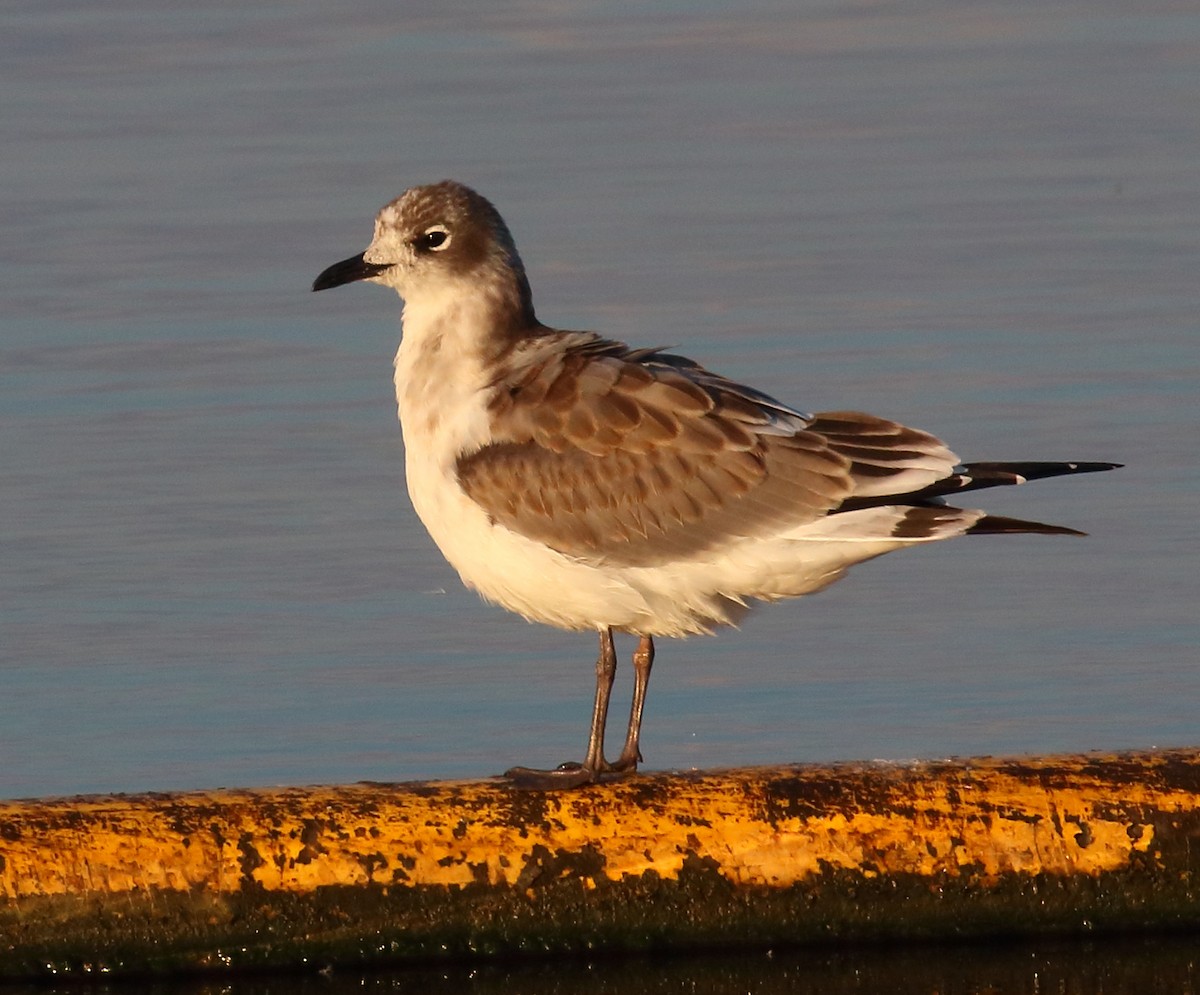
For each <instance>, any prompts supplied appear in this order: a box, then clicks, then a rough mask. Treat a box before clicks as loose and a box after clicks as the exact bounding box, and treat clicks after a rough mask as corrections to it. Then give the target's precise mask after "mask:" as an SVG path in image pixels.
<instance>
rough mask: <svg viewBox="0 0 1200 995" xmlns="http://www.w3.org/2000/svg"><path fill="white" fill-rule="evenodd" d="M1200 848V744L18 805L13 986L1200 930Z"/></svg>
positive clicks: (4, 897) (6, 820)
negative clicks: (52, 978) (539, 784)
mask: <svg viewBox="0 0 1200 995" xmlns="http://www.w3.org/2000/svg"><path fill="white" fill-rule="evenodd" d="M1198 840H1200V750H1194V749H1187V750H1170V751H1143V752H1136V753H1135V752H1129V753H1121V754H1089V755H1082V756H1069V757H1044V758H1019V759H1007V760H1004V759H1001V760H997V759H991V758H979V759H967V760H950V761H938V762H918V763H905V764H891V763H870V764H839V765H833V766H788V767H779V768H753V769H746V770H734V771H715V772H687V773H676V774H651V775H646V776H641V777H638V778H636V779H633V780H631V781H627V782H624V783H620V782H618V783H614V784H609V785H602V786H598V787H594V788H589V789H586V790H582V791H576V792H570V793H565V794H541V793H531V792H521V791H515V790H513V789H511V788H510V787H508V786H507V785H505V784H503V783H502V782H498V781H482V782H443V783H429V782H426V783H410V784H398V785H378V784H358V785H349V786H344V787H335V788H327V787H320V788H305V789H260V790H242V791H220V792H198V793H186V794H163V795H138V796H111V797H86V798H69V799H51V800H43V801H36V800H35V801H23V802H0V977H3V978H18V977H30V976H38V975H42V976H44V975H46V974H47V973H57V974H58V975H59V976H62V975H63V974H67V975H81V974H89V973H90V974H98V973H104V974H108V975H120V974H135V973H166V972H172V971H182V970H222V969H228V968H239V967H242V968H245V967H260V966H272V965H273V966H287V967H298V966H303V965H312V966H314V967H319V966H323V965H324V964H327V963H337V964H349V963H372V962H375V963H382V962H399V961H406V960H407V961H411V960H430V959H438V958H446V957H454V958H463V957H471V956H496V955H503V956H512V955H521V954H550V953H559V952H562V953H577V952H586V951H592V952H594V951H597V950H645V949H652V948H671V947H674V948H680V947H689V946H696V945H701V946H708V945H714V944H716V945H721V946H731V945H739V944H743V945H749V944H758V945H762V944H782V943H801V942H820V941H823V940H829V939H838V940H846V939H854V938H872V939H874V938H889V939H900V938H912V937H938V938H946V937H953V936H985V935H995V934H1001V933H1002V934H1019V933H1028V932H1035V931H1036V932H1045V931H1058V932H1071V931H1089V930H1096V929H1108V930H1118V929H1119V930H1148V929H1162V928H1196V927H1200V876H1198V875H1200V846H1194V845H1193V844H1194V843H1196V842H1197V841H1198ZM1193 852H1195V853H1196V856H1195V857H1193Z"/></svg>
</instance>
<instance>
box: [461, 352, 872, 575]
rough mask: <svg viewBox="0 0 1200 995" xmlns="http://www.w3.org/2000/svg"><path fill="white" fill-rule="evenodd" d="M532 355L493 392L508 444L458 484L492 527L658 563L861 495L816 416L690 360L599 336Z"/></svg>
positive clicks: (569, 548) (570, 549)
mask: <svg viewBox="0 0 1200 995" xmlns="http://www.w3.org/2000/svg"><path fill="white" fill-rule="evenodd" d="M528 351H529V352H530V353H532V356H530V355H526V356H523V357H520V356H519V357H517V358H518V359H519V360H520V362H519V363H518V362H514V363H513V368H511V369H510V370H509V371H508V372H507V374H506V375H505V377H504V378H503V379H502V380H501V381H499V382H498V383H497V384H496V385H495V392H494V395H493V400H492V403H491V407H490V413H491V416H492V422H491V424H492V431H493V435H494V437H495V438H496V439H497V441H496V442H495V443H493V444H491V445H488V446H485V447H484V448H483V449H481V450H479V451H478V452H475V453H471V454H469V455H466V456H464V457H463V458H462V459H460V460H459V464H458V475H459V481H460V482H461V484H462V486H463V488H464V490H465V491H466V493H467V494H468V495H469V496H470V497H471V498H472V499H473V500H474V501H476V502H477V503H478V504H479V505H480V506H481V507H483V508H484V509H485V510H486V511H487V513H488V514H489V515H490V516H491V518H492V519H493V520H494V521H497V522H500V523H501V524H503V525H504V526H506V527H507V528H509V529H512V530H513V531H515V532H518V533H521V534H523V535H526V536H529V537H530V538H532V539H536V540H538V541H540V542H544V543H546V544H547V545H549V546H551V547H553V548H554V549H557V550H559V551H560V552H563V553H566V554H568V555H571V556H577V557H580V558H582V559H587V560H591V561H597V562H598V561H604V562H609V563H619V564H623V565H629V566H649V565H653V564H657V563H661V562H663V561H665V560H670V559H674V558H677V557H681V556H690V555H694V554H697V553H700V552H703V551H704V550H706V549H710V548H712V547H714V546H716V545H719V544H720V543H722V542H725V541H727V540H728V539H730V538H732V537H735V536H754V535H766V534H769V533H771V532H774V531H778V530H780V529H783V528H786V527H790V526H795V525H801V524H803V523H804V522H808V521H813V520H815V519H818V518H820V517H822V516H823V515H825V514H827V513H828V512H829V511H830V510H831V509H833V508H836V507H837V506H838V505H839V504H840V503H841V501H842V500H843V499H844V498H845V497H847V496H848V495H849V494H850V493H851V492H852V489H853V484H852V480H851V478H850V474H849V472H848V469H849V466H850V461H849V460H848V459H847V458H845V457H843V456H841V455H839V454H838V453H836V452H834V451H833V450H832V449H831V448H830V447H829V446H828V445H827V444H826V442H825V440H824V438H823V437H822V436H820V435H818V434H816V433H813V432H809V431H806V430H805V428H804V426H805V424H806V423H807V416H805V415H802V414H801V413H799V412H795V411H792V410H791V409H789V408H786V407H784V406H783V405H779V404H778V402H773V401H771V400H770V398H766V397H765V395H759V394H757V393H756V392H754V391H750V390H748V389H745V388H741V387H739V386H738V385H737V384H734V383H732V382H730V381H727V380H724V379H723V378H720V377H718V376H716V375H715V374H712V373H709V372H708V371H706V370H703V369H702V368H700V367H698V366H696V365H695V364H692V363H690V362H689V361H686V360H682V359H680V358H677V357H672V356H663V355H661V354H659V353H656V352H632V351H630V350H628V349H626V348H625V347H624V346H621V345H619V344H617V343H609V342H605V341H603V340H597V339H594V338H588V337H585V338H583V339H582V340H581V341H579V342H578V343H576V347H575V348H572V349H569V350H567V351H564V350H563V348H562V342H561V340H560V341H559V342H558V343H557V344H556V345H555V346H554V347H552V348H545V347H544V345H543V344H542V343H539V342H537V341H536V340H535V342H534V343H533V344H532V345H531V346H530V347H529V350H528ZM531 360H532V361H531Z"/></svg>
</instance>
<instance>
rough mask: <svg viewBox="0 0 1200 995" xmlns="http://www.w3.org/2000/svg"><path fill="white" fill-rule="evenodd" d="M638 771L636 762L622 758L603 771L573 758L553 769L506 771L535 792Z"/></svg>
mask: <svg viewBox="0 0 1200 995" xmlns="http://www.w3.org/2000/svg"><path fill="white" fill-rule="evenodd" d="M636 770H637V764H636V763H630V764H623V763H621V762H620V761H618V762H617V763H616V764H610V763H605V764H604V766H603V767H602V768H601V769H600V770H596V769H594V768H592V767H588V766H586V765H584V764H581V763H576V762H574V761H571V762H568V763H565V764H559V765H558V766H557V767H555V768H554V769H553V770H538V769H537V768H534V767H510V768H509V769H508V770H506V771H505V772H504V776H505V777H506V778H508V779H509V780H510V781H512V783H513V787H515V788H526V789H530V790H533V791H559V790H563V789H567V788H579V787H582V786H583V785H585V784H599V783H602V782H606V781H616V780H620V779H621V778H624V777H628V776H629V775H630V774H633V773H635V772H636Z"/></svg>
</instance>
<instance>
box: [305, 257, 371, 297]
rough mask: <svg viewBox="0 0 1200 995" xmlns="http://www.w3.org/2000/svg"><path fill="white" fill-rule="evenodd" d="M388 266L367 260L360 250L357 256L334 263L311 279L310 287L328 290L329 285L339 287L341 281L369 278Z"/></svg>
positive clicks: (350, 281)
mask: <svg viewBox="0 0 1200 995" xmlns="http://www.w3.org/2000/svg"><path fill="white" fill-rule="evenodd" d="M389 268H390V267H388V266H387V265H386V264H383V265H381V264H379V263H369V262H367V261H366V260H365V259H363V254H362V253H361V252H360V253H359V254H358V255H357V256H351V257H350V258H349V259H343V260H342V261H341V262H340V263H334V264H333V265H332V266H330V267H329V269H327V270H325V271H324V272H323V273H321V275H320V276H318V277H317V278H316V279H315V280H313V285H312V288H313V290H328V289H329V288H330V287H340V286H341V285H342V284H343V283H353V282H354V281H355V280H369V279H370V278H371V277H373V276H375V275H376V274H378V273H382V272H383V271H384V270H385V269H389Z"/></svg>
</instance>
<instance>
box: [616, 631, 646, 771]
mask: <svg viewBox="0 0 1200 995" xmlns="http://www.w3.org/2000/svg"><path fill="white" fill-rule="evenodd" d="M653 666H654V640H653V639H652V638H650V637H649V636H642V638H641V641H640V642H639V643H638V648H637V649H636V650H634V651H633V674H634V678H633V680H634V683H633V704H632V705H631V706H630V708H629V728H628V729H627V731H626V733H625V745H624V747H622V749H621V755H620V756H619V757H617V762H616V763H614V764H611V765H610V766H609V769H610V770H613V771H623V772H624V771H628V772H630V773H632V772H633V771H635V770H637V765H638V764H639V763H641V762H642V750H641V743H640V740H641V735H642V712H643V711H645V708H646V688H647V687H648V686H649V684H650V668H651V667H653Z"/></svg>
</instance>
